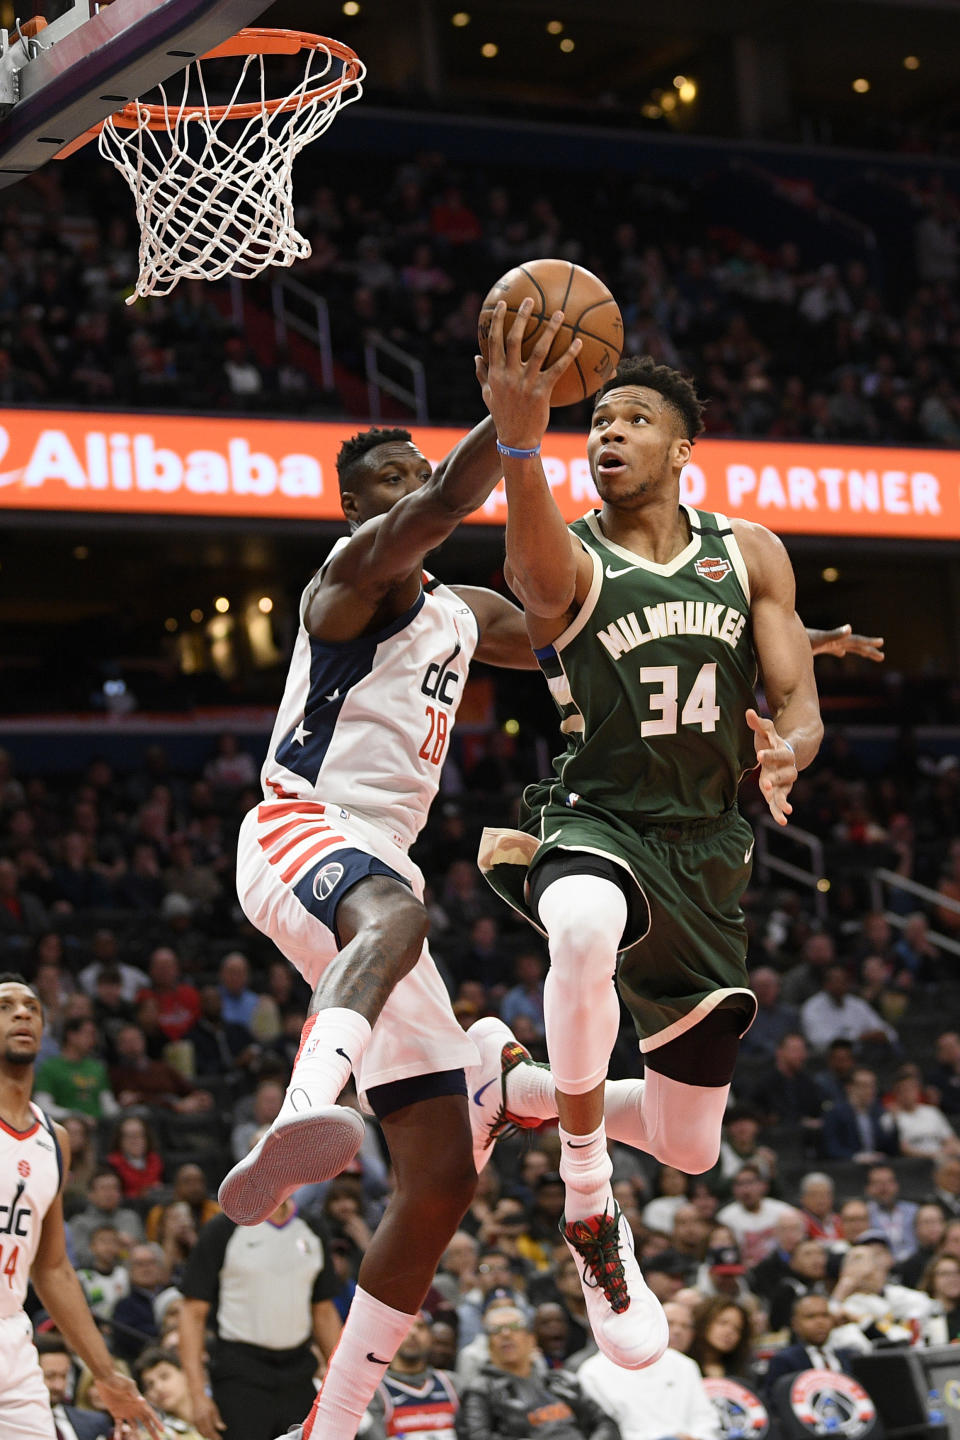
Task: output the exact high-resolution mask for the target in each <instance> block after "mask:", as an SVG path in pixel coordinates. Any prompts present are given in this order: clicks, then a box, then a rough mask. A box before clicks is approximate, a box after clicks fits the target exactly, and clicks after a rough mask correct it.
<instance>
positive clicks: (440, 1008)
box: [237, 800, 479, 1113]
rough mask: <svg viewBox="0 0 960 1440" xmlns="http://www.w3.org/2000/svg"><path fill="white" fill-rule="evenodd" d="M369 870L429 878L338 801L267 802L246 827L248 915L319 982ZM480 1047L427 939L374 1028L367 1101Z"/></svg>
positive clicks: (418, 886) (363, 1078)
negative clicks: (353, 893)
mask: <svg viewBox="0 0 960 1440" xmlns="http://www.w3.org/2000/svg"><path fill="white" fill-rule="evenodd" d="M368 875H387V876H392V877H393V878H394V879H395V880H398V881H400V883H401V884H406V885H407V886H409V888H410V889H411V890H412V892H413V894H414V895H415V896H416V897H417V899H418V900H422V899H423V875H422V874H421V873H420V870H419V869H418V868H417V866H416V865H414V863H413V861H412V860H411V859H410V857H409V855H407V853H406V851H404V850H401V849H400V848H399V846H397V845H396V844H394V842H393V841H392V840H391V839H390V837H389V836H387V835H385V834H384V833H383V831H381V830H378V829H377V828H376V826H374V825H371V824H370V823H369V821H366V820H361V819H360V818H359V817H358V816H356V815H354V814H352V813H351V812H350V811H349V810H344V809H342V808H341V807H340V806H339V805H326V804H323V803H321V802H319V801H313V800H265V801H263V802H262V803H261V804H260V805H257V806H255V807H254V808H253V809H252V810H251V811H250V812H249V813H248V814H247V816H246V817H245V819H244V821H243V824H242V825H241V827H240V836H239V839H238V842H237V895H238V896H239V899H240V904H241V905H242V907H243V912H244V914H245V915H246V917H247V919H248V920H249V921H250V922H251V923H252V924H253V925H255V926H256V927H257V929H258V930H260V931H262V933H263V934H264V935H266V936H267V937H268V938H269V939H270V940H272V941H273V943H274V945H276V947H277V949H278V950H280V951H281V952H282V953H283V954H284V955H285V956H286V957H287V959H288V960H289V961H290V963H291V965H293V966H295V967H296V969H297V970H299V972H300V974H301V975H302V976H303V978H304V980H306V981H307V983H308V985H309V986H310V988H311V989H314V988H315V987H316V985H317V982H318V981H319V979H320V977H321V975H322V974H323V972H324V970H325V969H326V968H327V966H328V965H329V963H330V961H331V960H332V959H334V957H335V956H336V955H337V953H338V951H339V945H338V943H337V936H336V930H335V925H336V918H335V917H336V911H337V906H338V904H339V902H340V900H341V899H342V898H343V896H344V895H345V894H346V893H347V891H348V890H349V889H350V888H351V887H352V886H353V885H355V884H356V883H357V881H358V880H362V879H364V878H365V877H366V876H368ZM478 1058H479V1057H478V1054H477V1050H476V1047H475V1045H474V1044H473V1041H472V1040H470V1039H468V1037H467V1036H466V1035H465V1034H464V1032H463V1030H462V1029H461V1027H460V1025H459V1024H458V1022H457V1019H456V1016H455V1015H454V1013H453V1009H452V1007H451V1004H450V996H449V995H448V993H447V988H446V986H445V985H444V983H443V981H442V980H441V979H440V974H439V972H438V970H437V967H436V965H435V964H434V963H433V959H432V958H431V955H430V950H429V947H428V945H427V943H426V942H424V946H423V950H422V951H421V953H420V959H419V960H418V961H417V963H416V965H415V966H414V968H413V969H412V970H411V971H410V973H409V975H405V976H404V977H403V979H402V980H401V981H400V982H399V983H398V984H397V986H396V987H395V988H394V990H393V993H392V994H391V996H390V998H389V1000H388V1001H387V1003H386V1005H385V1006H384V1007H383V1010H382V1012H381V1014H380V1018H379V1019H378V1020H377V1022H376V1024H375V1025H374V1027H373V1036H372V1038H371V1041H370V1044H369V1045H368V1046H367V1050H366V1054H365V1055H364V1057H363V1060H362V1061H361V1063H360V1065H359V1066H358V1067H357V1072H358V1073H356V1074H355V1076H354V1079H355V1082H356V1086H357V1093H358V1095H359V1097H360V1103H361V1105H362V1106H363V1108H364V1109H366V1110H367V1111H368V1113H370V1109H369V1106H368V1104H367V1101H366V1092H367V1091H368V1090H370V1089H372V1088H373V1087H374V1086H377V1085H388V1084H390V1083H391V1082H392V1081H395V1080H407V1079H410V1078H411V1077H412V1076H415V1075H429V1074H432V1073H434V1072H435V1071H440V1070H459V1069H462V1068H465V1067H466V1066H468V1065H475V1064H476V1063H477V1061H478Z"/></svg>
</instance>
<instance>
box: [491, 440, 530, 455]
mask: <svg viewBox="0 0 960 1440" xmlns="http://www.w3.org/2000/svg"><path fill="white" fill-rule="evenodd" d="M497 449H498V451H499V452H500V454H501V455H509V456H510V459H511V460H534V459H536V457H537V456H538V455H539V454H540V446H539V445H535V446H534V448H533V449H532V450H518V449H517V448H516V447H515V446H514V445H504V444H503V443H502V442H501V441H500V440H498V441H497Z"/></svg>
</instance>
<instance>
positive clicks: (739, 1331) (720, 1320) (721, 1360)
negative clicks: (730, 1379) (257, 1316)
mask: <svg viewBox="0 0 960 1440" xmlns="http://www.w3.org/2000/svg"><path fill="white" fill-rule="evenodd" d="M690 1354H691V1356H692V1358H693V1359H694V1360H695V1361H696V1362H697V1364H698V1365H699V1367H700V1372H701V1374H702V1375H704V1376H711V1377H714V1378H716V1379H722V1378H724V1377H725V1376H736V1377H737V1378H738V1379H740V1380H746V1381H747V1382H748V1383H749V1381H750V1375H751V1365H750V1354H751V1341H750V1312H749V1310H748V1309H747V1307H746V1306H745V1305H742V1304H741V1303H740V1301H739V1300H729V1299H727V1298H726V1297H725V1296H723V1295H715V1296H714V1297H713V1298H712V1299H710V1300H705V1301H704V1302H703V1304H702V1305H701V1306H699V1307H698V1309H697V1311H696V1313H695V1314H694V1317H693V1341H692V1343H691V1346H690Z"/></svg>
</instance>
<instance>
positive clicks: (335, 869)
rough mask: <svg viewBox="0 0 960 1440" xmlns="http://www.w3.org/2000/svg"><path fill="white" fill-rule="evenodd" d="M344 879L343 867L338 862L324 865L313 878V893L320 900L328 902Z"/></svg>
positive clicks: (334, 861) (333, 861)
mask: <svg viewBox="0 0 960 1440" xmlns="http://www.w3.org/2000/svg"><path fill="white" fill-rule="evenodd" d="M342 879H343V866H342V865H341V864H339V863H338V862H337V861H336V860H332V861H331V862H330V864H329V865H324V867H323V869H322V870H318V871H317V873H316V875H314V877H313V893H314V895H316V897H317V899H318V900H327V899H329V897H330V896H331V895H332V894H333V892H334V890H336V888H337V886H338V885H339V884H340V881H341V880H342Z"/></svg>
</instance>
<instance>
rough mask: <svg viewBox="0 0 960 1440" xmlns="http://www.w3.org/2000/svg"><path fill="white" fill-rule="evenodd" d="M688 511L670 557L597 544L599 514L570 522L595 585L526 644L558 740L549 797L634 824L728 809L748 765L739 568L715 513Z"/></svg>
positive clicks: (750, 749)
mask: <svg viewBox="0 0 960 1440" xmlns="http://www.w3.org/2000/svg"><path fill="white" fill-rule="evenodd" d="M684 509H685V510H686V514H687V518H688V520H689V522H690V529H691V538H690V543H689V544H688V545H687V546H686V547H685V549H684V550H683V551H681V553H680V554H679V555H676V556H675V557H674V558H673V560H671V561H670V562H669V563H668V564H666V565H658V564H655V563H654V562H653V561H650V560H644V559H642V558H641V557H640V556H638V555H635V554H633V553H632V552H631V551H629V550H625V549H623V548H622V547H621V546H619V545H615V544H613V543H612V542H611V541H609V540H606V539H605V538H604V535H603V532H602V530H601V528H600V522H599V512H598V511H593V512H591V513H590V514H588V515H585V516H583V517H582V519H580V520H576V521H574V523H573V524H572V525H571V527H570V528H571V530H572V531H573V533H574V534H575V535H576V536H577V537H578V538H579V539H580V540H581V541H582V543H583V545H584V547H585V548H586V550H587V552H588V554H589V555H590V557H591V559H592V561H593V582H592V584H591V586H590V591H589V594H588V595H587V598H586V600H585V601H584V604H583V606H582V608H581V610H580V611H579V613H578V614H577V616H576V618H575V619H574V621H573V623H572V624H571V625H570V626H568V628H567V629H566V630H565V631H564V633H563V634H562V635H560V636H559V637H558V638H557V640H555V641H554V643H553V644H552V645H548V646H546V647H544V648H543V649H541V650H538V651H537V652H536V654H537V661H538V662H539V665H540V668H541V669H542V671H543V673H544V675H545V676H546V679H547V684H548V685H549V687H550V691H551V694H552V695H553V698H554V701H555V702H556V704H557V706H558V708H559V710H560V714H561V717H562V720H561V725H560V729H561V731H562V732H563V733H564V735H566V737H567V749H566V750H565V751H564V753H563V754H562V755H560V756H558V757H557V759H556V760H555V761H554V769H555V771H556V773H557V776H558V777H559V784H556V783H555V784H554V786H553V789H552V793H551V795H550V800H551V801H552V802H553V803H557V802H560V803H564V802H565V803H566V804H567V805H573V806H575V805H576V804H577V801H578V800H579V799H580V798H581V797H582V798H583V799H584V800H586V801H590V802H591V803H593V804H595V805H599V806H602V807H603V808H604V809H606V810H608V811H612V812H614V813H615V814H617V815H618V816H620V817H621V818H623V819H624V820H626V821H628V823H635V824H640V823H641V822H642V821H643V820H644V819H646V820H648V821H650V820H655V821H674V822H677V821H682V820H684V819H701V818H706V817H708V816H716V815H720V814H722V813H723V812H724V811H725V810H729V809H730V807H731V806H732V805H733V804H734V802H735V800H736V796H737V786H738V784H739V782H740V777H741V776H742V774H743V773H744V771H745V770H748V769H750V768H752V767H753V766H754V765H755V764H756V755H755V751H754V745H753V734H752V731H751V730H750V728H749V726H748V725H747V722H746V720H745V718H744V712H745V711H746V710H747V709H748V708H749V707H750V706H752V705H753V704H754V703H755V699H754V686H755V683H756V678H757V663H756V655H755V652H754V648H753V639H752V631H751V626H750V589H749V580H748V577H747V569H746V565H745V564H744V561H743V556H742V555H741V553H740V548H739V546H738V545H737V541H736V538H735V537H734V535H733V532H732V530H731V528H730V522H729V521H728V520H727V519H726V517H725V516H723V515H710V514H706V513H704V512H701V511H698V510H691V509H690V508H689V507H687V506H685V507H684ZM546 791H547V786H546V785H544V786H543V787H541V794H540V795H538V797H537V799H538V801H539V802H541V803H543V802H544V801H546V800H547V795H546V793H543V792H546ZM528 798H529V797H528ZM548 803H549V802H548Z"/></svg>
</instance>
